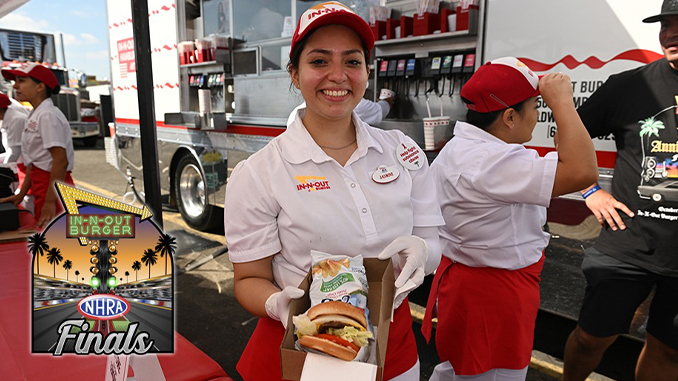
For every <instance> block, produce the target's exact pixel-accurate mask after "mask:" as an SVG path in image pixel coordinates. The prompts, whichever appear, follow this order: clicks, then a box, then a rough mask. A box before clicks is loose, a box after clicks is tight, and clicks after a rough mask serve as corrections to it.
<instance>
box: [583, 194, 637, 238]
mask: <svg viewBox="0 0 678 381" xmlns="http://www.w3.org/2000/svg"><path fill="white" fill-rule="evenodd" d="M596 187H597V188H600V186H599V185H598V184H597V183H596V184H593V185H591V186H589V187H587V188H586V189H583V190H581V194H582V196H584V197H585V202H586V206H587V207H588V208H589V209H590V210H591V213H593V215H594V216H596V219H598V222H599V223H600V224H601V225H604V224H605V222H607V224H608V225H610V229H612V230H617V229H621V230H624V229H626V225H625V224H624V221H623V220H622V218H621V216H620V215H619V212H618V211H617V210H621V211H622V212H624V213H626V215H627V216H629V217H633V216H635V214H634V213H633V212H632V211H631V209H629V208H628V207H627V206H626V205H625V204H624V203H622V202H619V201H617V199H616V198H614V196H612V195H611V194H609V193H607V192H606V191H605V190H603V189H597V190H596Z"/></svg>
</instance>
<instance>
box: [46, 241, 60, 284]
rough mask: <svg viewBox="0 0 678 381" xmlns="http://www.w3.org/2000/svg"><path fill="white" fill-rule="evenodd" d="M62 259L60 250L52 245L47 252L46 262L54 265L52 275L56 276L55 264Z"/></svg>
mask: <svg viewBox="0 0 678 381" xmlns="http://www.w3.org/2000/svg"><path fill="white" fill-rule="evenodd" d="M63 259H64V257H63V256H62V255H61V250H60V249H57V248H56V247H53V248H51V249H49V252H48V253H47V263H49V264H50V265H53V266H54V274H53V275H54V277H55V278H56V266H57V265H58V264H59V263H60V262H61V261H62V260H63Z"/></svg>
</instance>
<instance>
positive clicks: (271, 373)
mask: <svg viewBox="0 0 678 381" xmlns="http://www.w3.org/2000/svg"><path fill="white" fill-rule="evenodd" d="M283 336H285V329H284V328H283V326H282V323H280V322H279V321H276V320H273V319H269V318H259V323H257V328H256V329H255V330H254V333H252V337H250V340H249V342H248V343H247V347H245V350H244V351H243V353H242V356H240V361H238V365H237V366H236V369H237V370H238V373H240V376H242V378H243V379H244V380H246V381H259V380H267V381H275V380H281V370H280V361H270V362H267V363H266V365H265V366H262V359H279V358H280V344H281V343H282V340H283ZM417 359H418V354H417V343H416V342H415V339H414V333H413V332H412V316H411V315H410V307H409V304H408V302H407V299H405V301H403V304H402V305H401V306H400V307H398V309H396V310H395V312H394V314H393V323H391V326H390V328H389V331H388V347H387V348H386V364H385V366H384V380H389V379H391V378H394V377H396V376H398V375H400V374H402V373H404V372H406V371H407V370H409V369H410V368H412V367H413V366H414V365H415V364H416V363H417Z"/></svg>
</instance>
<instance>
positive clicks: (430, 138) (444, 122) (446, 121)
mask: <svg viewBox="0 0 678 381" xmlns="http://www.w3.org/2000/svg"><path fill="white" fill-rule="evenodd" d="M449 125H450V117H449V116H434V117H432V118H424V150H427V151H431V150H434V149H436V140H435V135H436V130H440V129H444V128H447V126H449Z"/></svg>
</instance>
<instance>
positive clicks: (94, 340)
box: [54, 294, 153, 356]
mask: <svg viewBox="0 0 678 381" xmlns="http://www.w3.org/2000/svg"><path fill="white" fill-rule="evenodd" d="M129 310H130V304H129V302H127V300H125V299H123V298H121V297H119V296H116V295H108V294H97V295H91V296H88V297H85V298H83V299H82V300H80V302H78V312H80V314H82V315H83V316H84V317H86V318H87V319H90V320H95V321H96V320H98V321H106V324H112V322H111V320H113V319H117V318H119V317H122V316H124V315H125V314H127V313H128V312H129ZM138 327H139V323H138V322H137V323H130V324H129V325H128V326H127V330H126V331H118V332H111V333H109V334H108V335H106V336H105V337H104V334H103V333H102V332H89V329H90V323H88V322H87V320H85V319H69V320H65V321H63V322H61V324H60V325H59V328H58V329H57V333H58V334H59V341H58V342H57V345H56V348H55V349H54V356H61V355H62V354H63V349H64V347H65V346H66V345H67V343H68V342H69V341H72V342H73V346H74V352H75V353H76V354H80V355H86V354H90V353H95V354H112V353H114V354H127V355H128V354H132V353H133V354H139V355H141V354H144V353H146V352H148V351H149V350H150V349H151V348H152V347H153V340H149V338H150V334H149V333H147V332H137V329H138ZM73 328H75V329H73Z"/></svg>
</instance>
